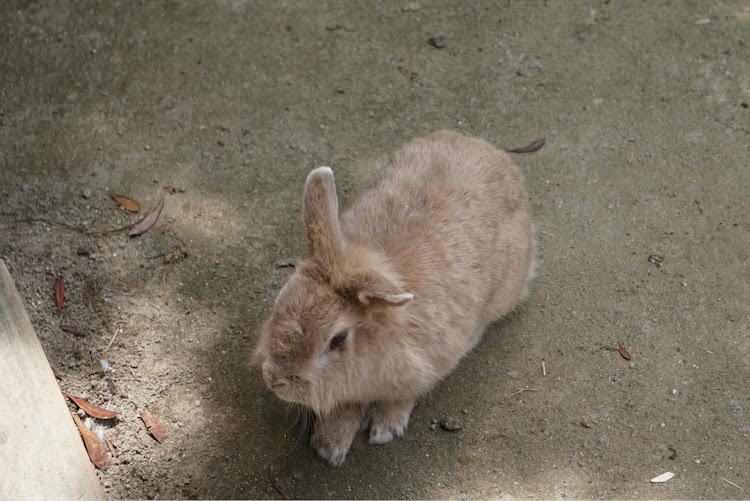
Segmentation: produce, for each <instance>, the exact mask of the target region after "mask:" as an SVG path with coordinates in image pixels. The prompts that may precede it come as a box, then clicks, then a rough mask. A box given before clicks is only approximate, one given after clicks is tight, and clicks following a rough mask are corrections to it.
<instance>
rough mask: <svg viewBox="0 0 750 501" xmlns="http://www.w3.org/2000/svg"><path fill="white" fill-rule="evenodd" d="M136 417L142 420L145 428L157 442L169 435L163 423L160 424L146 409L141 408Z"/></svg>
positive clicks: (162, 440)
mask: <svg viewBox="0 0 750 501" xmlns="http://www.w3.org/2000/svg"><path fill="white" fill-rule="evenodd" d="M138 417H140V418H141V419H142V420H143V422H144V423H145V424H146V429H147V430H148V431H149V432H151V434H152V435H153V436H154V438H155V439H156V440H158V441H159V443H162V442H164V441H165V440H166V439H167V437H168V436H169V435H168V434H167V429H166V428H165V427H164V425H163V424H161V422H159V420H158V419H156V418H155V417H154V415H153V414H151V413H150V412H149V411H148V409H143V410H142V411H141V412H140V414H138Z"/></svg>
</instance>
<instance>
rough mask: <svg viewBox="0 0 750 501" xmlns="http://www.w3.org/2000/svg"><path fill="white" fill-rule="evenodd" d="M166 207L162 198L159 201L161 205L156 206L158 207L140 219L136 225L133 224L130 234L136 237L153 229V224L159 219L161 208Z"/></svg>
mask: <svg viewBox="0 0 750 501" xmlns="http://www.w3.org/2000/svg"><path fill="white" fill-rule="evenodd" d="M163 207H164V201H163V200H162V201H161V202H159V205H157V206H156V209H154V210H153V212H151V213H149V214H148V215H147V216H146V217H144V218H143V219H141V220H140V221H138V222H137V223H136V224H135V226H133V229H132V230H130V236H131V237H134V236H136V235H141V234H142V233H146V232H147V231H148V230H150V229H151V227H152V226H153V225H155V224H156V221H157V220H158V219H159V214H161V209H162V208H163Z"/></svg>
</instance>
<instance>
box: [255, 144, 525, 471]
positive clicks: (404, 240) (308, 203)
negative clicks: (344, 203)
mask: <svg viewBox="0 0 750 501" xmlns="http://www.w3.org/2000/svg"><path fill="white" fill-rule="evenodd" d="M303 218H304V223H305V228H306V229H307V243H308V248H309V252H310V257H309V259H307V260H304V261H301V262H300V263H299V264H298V265H297V269H296V271H295V272H294V274H293V275H292V276H291V277H290V278H289V281H288V282H287V283H286V285H285V286H284V287H283V288H282V289H281V291H280V292H279V295H278V297H277V298H276V302H275V304H274V306H273V310H272V312H271V315H270V318H269V319H268V320H267V321H266V323H265V325H264V327H263V329H262V332H261V335H260V339H259V341H258V345H257V348H256V350H255V354H254V363H255V364H256V365H258V366H260V367H262V369H263V379H264V380H265V382H266V384H267V385H268V387H269V388H270V389H271V390H273V392H274V393H275V394H276V395H277V396H278V397H279V398H281V399H283V400H286V401H289V402H296V403H299V404H302V405H304V406H307V407H308V408H310V409H311V410H312V411H314V412H315V414H316V416H317V422H316V423H315V428H314V430H313V434H312V445H313V447H314V448H315V449H316V450H317V452H318V454H319V455H320V456H321V457H323V458H325V459H327V460H328V461H330V462H331V463H332V464H334V465H340V464H341V463H342V462H343V461H344V458H345V457H346V454H347V452H348V450H349V447H350V446H351V443H352V440H353V439H354V437H355V436H356V434H357V433H358V432H360V431H362V430H367V429H369V437H370V443H378V444H379V443H385V442H388V441H390V440H392V439H393V437H397V436H398V437H401V436H402V435H403V433H404V429H405V428H406V425H407V423H408V421H409V414H410V413H411V410H412V407H413V406H414V400H415V399H416V398H417V397H418V396H420V395H422V394H424V393H426V392H427V391H429V390H430V388H432V387H433V385H434V384H435V383H436V382H437V381H439V380H440V379H441V378H443V377H445V376H446V374H448V373H449V372H450V371H451V370H452V369H453V368H454V367H455V366H456V363H457V362H458V361H459V359H461V357H463V356H464V355H465V354H466V353H467V352H468V351H469V350H471V349H472V348H473V347H474V345H476V344H477V342H478V341H479V338H480V336H481V334H482V331H483V330H484V328H485V326H486V325H487V324H489V323H490V322H492V321H493V320H496V319H498V318H500V317H502V316H503V315H504V314H506V313H508V312H509V311H510V310H511V309H512V308H513V307H514V306H515V305H516V304H517V303H518V302H519V301H520V300H522V299H523V298H524V296H525V295H526V291H527V286H528V283H529V281H530V279H531V276H532V273H533V263H534V256H533V255H534V243H533V236H532V228H531V220H530V217H529V208H528V204H527V196H526V191H525V190H524V186H523V176H522V175H521V173H520V172H519V170H518V168H516V167H515V165H513V162H511V160H510V158H509V157H508V155H507V154H505V153H504V152H501V151H498V150H497V149H495V148H494V147H492V146H491V145H490V144H489V143H487V142H485V141H482V140H479V139H472V138H467V137H464V136H461V135H460V134H457V133H454V132H449V131H441V132H436V133H434V134H432V135H430V136H427V137H425V138H422V139H417V140H415V141H413V142H411V143H408V144H407V145H406V146H404V147H403V148H402V149H401V150H399V151H398V152H397V153H396V154H394V155H393V157H392V158H391V160H390V161H389V162H388V164H387V165H386V166H385V167H384V168H383V169H382V170H380V171H379V172H378V173H377V174H376V175H375V176H374V177H373V179H372V180H370V182H369V183H368V184H367V185H366V186H365V187H364V189H363V190H362V192H361V193H360V194H359V195H358V196H357V197H356V198H355V200H354V202H353V203H352V204H351V207H349V209H348V210H347V211H345V212H344V213H343V214H342V215H341V219H340V220H339V216H338V201H337V198H336V188H335V186H334V182H333V172H332V171H331V169H330V168H328V167H319V168H317V169H315V170H313V171H312V172H311V173H310V175H309V176H308V177H307V183H306V184H305V192H304V197H303Z"/></svg>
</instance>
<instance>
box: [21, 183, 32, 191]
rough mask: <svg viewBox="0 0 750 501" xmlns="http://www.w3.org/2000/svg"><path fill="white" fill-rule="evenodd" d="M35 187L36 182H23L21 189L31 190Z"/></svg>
mask: <svg viewBox="0 0 750 501" xmlns="http://www.w3.org/2000/svg"><path fill="white" fill-rule="evenodd" d="M33 189H34V183H23V184H22V185H21V191H31V190H33Z"/></svg>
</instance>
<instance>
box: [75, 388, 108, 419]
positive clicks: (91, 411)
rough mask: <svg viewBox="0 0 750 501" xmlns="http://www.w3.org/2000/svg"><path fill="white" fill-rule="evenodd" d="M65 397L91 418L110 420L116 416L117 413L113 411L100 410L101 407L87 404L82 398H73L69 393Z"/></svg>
mask: <svg viewBox="0 0 750 501" xmlns="http://www.w3.org/2000/svg"><path fill="white" fill-rule="evenodd" d="M65 396H66V397H68V398H69V399H71V400H72V401H73V403H74V404H76V405H77V406H78V407H79V408H80V409H81V410H82V411H83V412H85V413H86V414H88V415H89V416H91V417H93V418H97V419H112V418H113V417H115V416H117V413H116V412H115V411H110V410H107V409H102V408H101V407H97V406H96V405H94V404H92V403H89V402H87V401H86V400H84V399H82V398H78V397H75V396H73V395H71V394H70V393H66V394H65Z"/></svg>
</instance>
